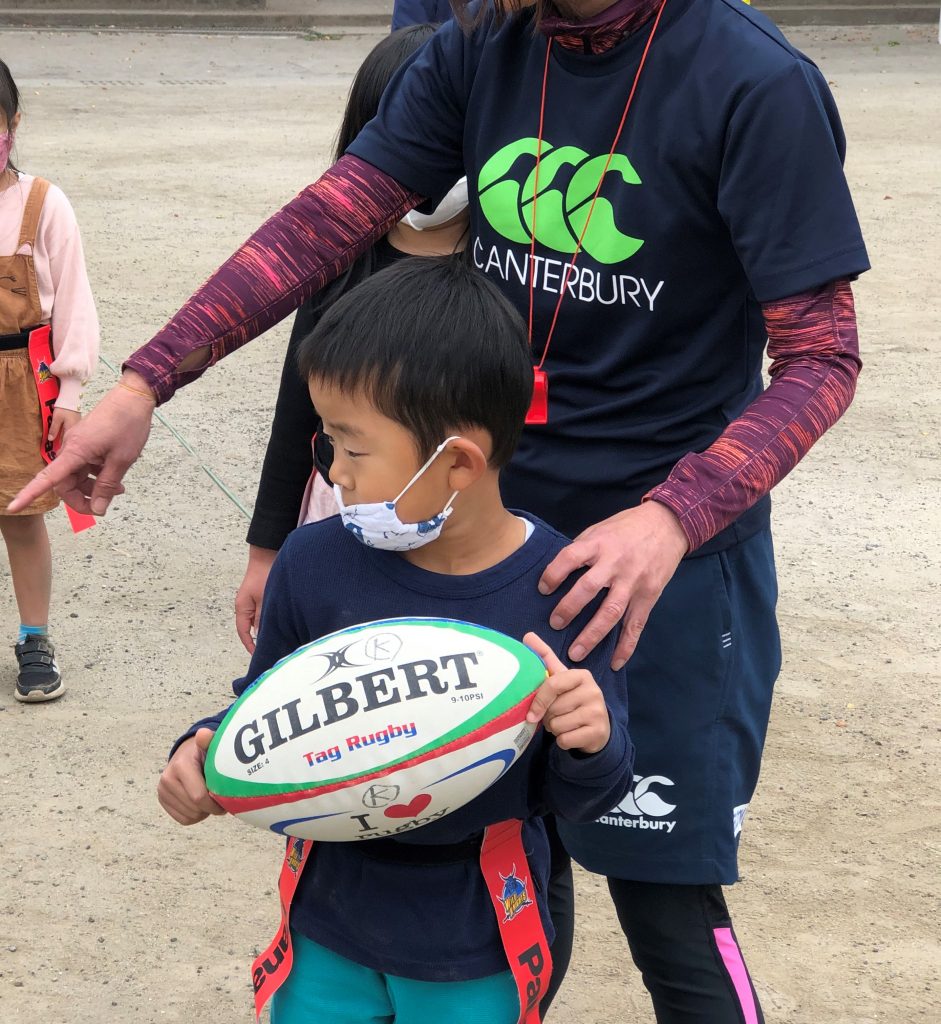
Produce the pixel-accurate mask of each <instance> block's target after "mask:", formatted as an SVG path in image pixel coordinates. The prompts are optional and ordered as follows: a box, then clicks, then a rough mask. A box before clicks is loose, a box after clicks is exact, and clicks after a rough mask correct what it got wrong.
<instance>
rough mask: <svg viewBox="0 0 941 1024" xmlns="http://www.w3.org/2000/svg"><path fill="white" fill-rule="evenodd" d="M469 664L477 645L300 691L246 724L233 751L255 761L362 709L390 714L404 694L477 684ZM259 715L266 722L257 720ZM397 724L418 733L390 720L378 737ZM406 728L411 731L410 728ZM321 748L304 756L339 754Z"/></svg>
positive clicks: (357, 741)
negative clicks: (307, 692) (306, 694)
mask: <svg viewBox="0 0 941 1024" xmlns="http://www.w3.org/2000/svg"><path fill="white" fill-rule="evenodd" d="M470 665H477V655H476V654H475V653H474V652H473V651H467V652H464V653H461V654H447V655H444V656H443V657H441V658H439V659H436V660H434V661H432V660H427V659H422V660H420V661H408V662H404V663H402V664H400V665H395V666H392V667H389V668H381V669H378V670H376V671H373V672H364V673H363V674H362V675H358V676H355V677H354V679H353V680H352V681H345V680H343V681H339V682H334V683H331V684H330V685H329V686H324V687H322V688H321V689H319V690H315V691H314V693H313V695H312V696H311V697H297V698H295V699H294V700H291V701H288V702H287V703H286V704H282V705H280V706H279V707H276V708H274V709H273V710H271V711H268V712H266V713H265V714H263V715H259V716H258V718H256V719H254V720H252V721H251V722H247V723H246V724H245V725H243V726H242V727H241V728H240V729H239V730H238V731H237V732H236V734H235V738H234V744H233V750H234V753H235V756H236V757H237V758H238V760H239V761H241V763H242V764H245V765H251V764H253V763H254V762H256V761H257V760H258V759H259V758H260V757H263V756H264V754H265V753H266V752H267V751H270V750H275V749H277V748H278V747H280V746H283V745H284V744H285V743H288V742H291V741H293V740H296V739H297V738H298V737H300V736H305V735H306V734H307V733H311V732H314V731H316V730H317V729H321V728H323V727H324V726H328V725H333V724H334V723H335V722H342V721H343V720H344V719H346V718H351V717H352V716H353V715H355V714H357V713H358V712H360V711H362V712H370V711H382V712H383V714H386V711H385V709H386V708H388V707H390V706H391V705H393V704H399V703H400V702H401V701H403V700H406V701H411V700H420V699H421V698H423V697H431V696H435V695H438V696H441V695H443V694H446V693H448V692H449V691H455V692H457V691H468V690H476V689H477V683H475V682H474V681H473V680H472V679H471V675H470V670H469V666H470ZM354 693H355V696H354ZM259 721H260V722H262V723H263V724H262V725H259ZM394 729H401V730H402V731H403V732H404V733H405V735H408V736H414V735H415V725H414V723H406V724H402V725H399V726H389V725H387V726H385V728H384V729H383V730H381V731H382V732H385V733H386V735H387V737H388V738H386V739H385V740H379V741H378V742H380V743H388V742H389V739H391V738H395V737H393V736H391V735H390V733H391V732H392V731H393V730H394ZM406 729H410V730H412V731H411V732H406V731H405V730H406ZM371 735H372V742H377V737H378V735H379V733H373V734H371ZM398 735H402V733H399V734H398ZM369 740H370V737H363V736H351V737H348V738H347V749H348V750H354V749H356V748H357V747H359V746H366V745H368V743H369ZM364 741H365V742H364ZM319 753H320V754H324V755H326V757H320V756H319V754H315V753H314V752H306V753H304V754H302V755H301V756H302V757H304V758H306V759H307V763H308V764H313V763H314V760H315V759H316V760H317V761H323V760H325V759H326V758H329V759H330V760H332V761H336V760H339V756H340V755H339V751H338V748H336V747H333V748H331V750H328V751H321V752H319ZM331 754H332V756H331ZM308 755H309V756H308Z"/></svg>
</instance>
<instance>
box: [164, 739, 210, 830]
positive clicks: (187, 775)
mask: <svg viewBox="0 0 941 1024" xmlns="http://www.w3.org/2000/svg"><path fill="white" fill-rule="evenodd" d="M212 737H213V731H212V729H199V730H197V732H196V735H195V736H191V737H190V738H189V739H188V740H184V741H183V742H182V743H181V744H180V745H179V746H178V747H177V749H176V751H175V752H174V754H173V757H171V758H170V760H169V762H168V763H167V766H166V768H164V770H163V772H162V773H161V775H160V781H159V782H158V783H157V799H158V800H159V801H160V806H161V807H162V808H163V809H164V810H165V811H166V812H167V814H169V815H170V817H171V818H173V819H174V821H178V822H179V823H180V824H181V825H195V824H197V823H198V822H200V821H203V820H204V819H206V818H208V817H209V815H210V814H225V810H224V808H222V807H220V806H219V805H218V804H217V803H216V801H215V800H213V798H212V797H211V796H210V795H209V790H208V789H206V777H205V775H204V774H203V765H204V764H205V762H206V751H207V750H208V749H209V744H210V743H211V742H212Z"/></svg>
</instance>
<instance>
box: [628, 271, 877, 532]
mask: <svg viewBox="0 0 941 1024" xmlns="http://www.w3.org/2000/svg"><path fill="white" fill-rule="evenodd" d="M762 312H763V314H764V318H765V324H766V326H767V329H768V355H769V356H770V358H771V360H772V363H771V383H770V384H769V385H768V388H767V390H766V391H765V392H764V393H763V394H762V395H760V396H759V397H758V398H756V399H755V401H754V402H752V403H751V405H749V406H748V408H747V409H745V411H744V412H743V413H742V415H741V416H740V417H738V419H736V420H733V422H732V423H730V424H729V425H728V427H726V429H725V430H724V431H723V432H722V434H721V435H720V436H719V437H718V438H717V439H716V440H715V442H714V443H713V444H712V445H710V447H709V448H707V449H706V450H705V451H704V452H701V453H698V454H695V453H694V454H690V455H686V456H684V458H682V459H680V461H679V462H678V463H677V464H676V466H675V467H674V469H673V472H672V473H670V475H669V477H667V479H666V481H665V482H664V483H662V484H660V485H659V486H658V487H655V488H653V490H651V491H650V492H649V493H648V494H646V495H645V496H644V500H645V501H647V500H648V499H653V500H654V501H659V502H661V503H662V504H664V505H666V506H667V507H668V508H670V509H672V510H673V511H674V512H675V513H676V515H677V516H678V517H679V520H680V523H681V525H682V527H683V529H684V531H685V532H686V536H687V537H688V538H689V549H690V551H693V550H695V549H696V548H698V547H699V546H700V545H702V544H704V543H705V542H706V541H707V540H709V539H710V538H711V537H713V536H715V534H717V533H718V532H719V531H720V530H722V529H724V528H725V527H726V526H728V525H729V524H730V523H732V522H734V520H735V519H737V518H738V516H740V515H741V514H742V512H744V511H745V510H746V509H747V508H749V507H750V506H752V505H753V504H754V503H755V502H756V501H758V499H759V498H762V497H764V495H766V494H767V493H768V492H769V491H770V490H771V488H772V487H774V485H775V484H776V483H778V481H780V480H782V479H783V478H784V477H785V476H786V475H787V474H788V473H789V472H790V471H791V470H792V469H793V468H794V467H795V466H796V465H797V463H798V462H799V461H800V460H801V459H802V458H803V457H804V456H805V455H806V454H807V452H808V451H809V450H810V448H811V446H812V445H813V444H814V443H815V442H816V441H817V440H818V439H819V438H820V437H821V436H822V434H823V433H824V432H825V431H826V430H828V429H829V428H830V427H832V426H833V424H834V423H836V421H837V420H838V419H839V418H840V417H841V416H842V415H843V413H844V412H845V411H846V410H847V409H848V408H849V405H850V402H852V400H853V395H854V394H855V392H856V378H857V377H858V376H859V371H860V368H861V366H862V363H861V362H860V359H859V341H858V337H857V333H856V311H855V309H854V307H853V293H852V290H851V289H850V283H849V281H847V280H839V281H832V282H830V283H829V284H826V285H824V286H822V287H821V288H816V289H814V290H813V291H809V292H803V293H802V294H800V295H794V296H792V297H790V298H787V299H779V300H777V301H775V302H768V303H765V304H764V305H763V306H762Z"/></svg>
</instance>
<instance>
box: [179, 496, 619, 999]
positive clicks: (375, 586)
mask: <svg viewBox="0 0 941 1024" xmlns="http://www.w3.org/2000/svg"><path fill="white" fill-rule="evenodd" d="M527 518H531V517H527ZM532 522H533V523H534V530H533V533H532V535H531V536H530V537H529V539H528V540H527V541H526V542H525V543H524V544H523V545H522V547H520V548H519V549H517V550H516V551H515V552H514V553H513V554H512V555H510V556H509V558H506V559H505V560H504V561H502V562H500V563H499V564H498V565H495V566H493V567H492V568H490V569H487V570H485V571H484V572H479V573H474V574H473V575H470V576H447V575H441V574H438V573H433V572H428V571H427V570H425V569H420V568H418V567H417V566H414V565H412V564H411V563H410V562H408V561H406V559H405V558H403V557H402V556H401V555H399V554H396V553H394V552H388V551H378V550H376V549H374V548H367V547H365V546H363V545H362V544H360V543H359V541H357V540H356V539H355V538H354V537H353V536H352V535H351V534H350V533H349V532H348V531H346V530H344V529H343V526H342V524H341V521H340V518H339V517H338V516H334V517H333V518H331V519H327V520H325V521H324V522H321V523H314V524H312V525H310V526H305V527H302V528H301V529H299V530H296V531H295V532H294V533H293V534H291V536H290V537H289V538H288V540H287V542H286V543H285V545H284V547H283V548H282V549H281V552H280V554H279V555H278V557H277V559H276V561H275V563H274V566H273V567H272V570H271V575H270V576H269V578H268V583H267V586H266V588H265V601H264V609H263V613H262V619H261V628H260V630H259V634H258V643H257V646H256V648H255V653H254V655H253V656H252V661H251V664H250V666H249V670H248V673H247V675H245V676H244V677H243V678H241V679H237V680H236V681H235V683H234V684H233V689H234V691H235V693H236V695H239V694H241V693H242V692H243V691H244V690H245V689H246V687H247V686H248V685H249V684H250V683H251V682H252V681H253V680H255V679H257V678H258V677H259V676H260V675H261V674H262V673H263V672H265V671H267V670H268V669H269V668H271V666H272V665H274V664H275V662H277V661H279V660H280V659H281V658H283V657H285V656H286V655H288V654H290V653H291V652H293V651H294V650H296V649H297V648H298V647H300V646H301V645H302V644H306V643H309V642H311V641H312V640H316V639H318V638H319V637H322V636H324V635H326V634H327V633H332V632H334V631H335V630H340V629H344V628H346V627H348V626H353V625H357V624H359V623H363V622H370V621H373V620H375V619H386V618H392V617H395V616H431V617H441V618H453V619H463V620H465V621H468V622H474V623H477V624H479V625H481V626H488V627H490V628H491V629H497V630H500V631H501V632H503V633H505V634H507V635H508V636H511V637H515V638H516V639H518V640H522V638H523V636H524V634H526V633H528V632H530V630H532V631H533V632H535V633H536V634H537V635H539V636H540V637H542V639H543V640H545V641H546V643H547V644H549V645H550V646H551V647H552V648H553V650H554V651H555V652H556V653H557V654H558V655H559V657H560V658H563V660H564V656H563V652H564V651H566V650H567V649H568V647H569V645H570V644H571V642H572V640H573V639H574V638H575V636H576V635H577V632H578V631H579V630H580V629H581V628H582V627H583V626H584V624H585V622H586V621H587V619H588V617H589V615H590V614H591V611H593V610H594V607H592V609H589V610H587V611H586V612H585V613H583V615H582V616H580V617H579V619H578V620H576V621H575V622H574V623H573V624H572V625H571V626H570V627H569V628H568V629H567V630H565V631H556V630H553V629H551V628H550V627H549V615H550V613H551V611H552V609H553V608H554V607H555V605H556V604H557V603H558V595H549V596H546V597H544V596H542V595H541V594H540V593H539V592H538V590H537V589H536V584H537V583H538V581H539V577H540V576H541V575H542V571H543V569H545V567H546V566H547V565H548V564H549V562H550V561H552V559H553V558H554V557H555V555H556V554H558V552H559V551H561V550H562V548H563V547H565V546H566V544H567V543H568V541H567V539H566V538H565V537H563V536H562V535H561V534H559V533H556V532H555V531H554V530H552V529H551V528H550V527H548V526H546V525H545V523H543V522H541V521H540V520H537V519H532ZM615 638H616V633H612V634H611V636H610V637H609V638H608V640H607V641H606V642H605V643H603V644H601V645H600V646H599V647H597V648H596V649H595V650H594V651H593V652H592V654H591V655H589V656H588V658H586V660H585V661H584V662H583V663H582V664H581V665H580V666H579V667H583V668H587V669H589V670H590V671H591V672H592V674H593V676H594V678H595V680H596V681H597V683H598V685H599V686H600V687H601V689H602V691H603V692H604V695H605V700H606V702H607V705H608V714H609V715H610V718H611V737H610V739H609V740H608V743H607V745H606V746H605V748H604V749H603V750H601V751H599V752H598V753H596V754H590V755H586V754H581V753H573V752H572V751H566V750H562V749H561V748H560V747H558V746H556V744H555V741H554V739H553V737H552V736H551V735H550V734H549V733H548V732H547V731H546V730H545V729H540V730H539V731H538V732H537V734H536V736H535V738H534V739H533V741H532V742H531V743H530V745H529V747H528V748H527V749H526V751H525V752H524V753H523V755H522V757H521V758H520V759H519V761H517V763H516V764H515V765H514V766H513V767H512V768H511V769H510V770H509V771H508V772H507V773H506V775H504V776H503V778H501V779H500V780H499V781H498V782H496V783H495V784H494V785H493V786H491V787H490V788H489V789H488V790H486V791H485V792H484V793H482V794H481V795H480V796H478V797H477V798H476V799H474V800H472V801H471V802H470V803H468V804H466V805H465V806H464V807H461V808H459V809H457V810H455V811H452V812H451V813H450V814H449V815H447V816H446V817H444V818H442V819H440V820H439V821H435V822H432V823H431V824H429V825H425V826H423V827H421V828H418V829H415V830H414V831H412V832H409V833H406V834H405V835H403V836H402V837H400V838H396V839H379V840H372V841H370V842H365V843H315V844H314V847H313V851H312V854H311V858H310V859H309V861H308V864H307V866H306V867H305V869H304V874H303V875H302V876H301V881H300V885H299V887H298V890H297V894H296V896H295V898H294V904H293V907H292V911H291V926H292V928H293V929H294V930H295V931H298V932H300V933H301V934H302V935H305V936H307V937H308V938H310V939H313V940H314V941H315V942H319V943H320V944H321V945H323V946H326V947H327V948H328V949H331V950H333V951H335V952H336V953H339V954H340V955H341V956H345V957H347V958H348V959H350V960H353V961H355V962H356V963H359V964H363V965H364V966H366V967H369V968H372V969H374V970H377V971H382V972H384V973H387V974H394V975H398V976H400V977H405V978H416V979H419V980H422V981H459V980H467V979H472V978H482V977H486V976H488V975H491V974H496V973H498V972H500V971H504V970H506V969H507V962H506V958H505V956H504V953H503V947H502V945H501V942H500V937H499V933H498V930H497V921H496V915H495V913H494V910H493V904H492V901H491V899H490V895H489V894H488V892H487V888H486V885H485V883H484V878H483V876H482V875H481V872H480V866H479V861H478V856H479V843H480V840H481V838H482V834H483V829H484V828H485V827H486V826H487V825H491V824H494V823H496V822H498V821H505V820H506V819H508V818H521V819H523V821H524V826H523V845H524V848H525V850H526V854H527V857H528V859H529V872H528V873H529V875H530V878H531V891H532V890H534V895H535V898H536V902H537V905H538V907H539V912H540V915H541V916H542V921H543V925H544V927H545V929H546V935H547V938H548V939H549V940H550V941H551V939H552V935H553V932H552V924H551V921H550V918H549V914H548V910H547V907H546V883H547V880H548V870H549V848H548V843H547V840H546V834H545V828H544V825H543V823H542V819H541V817H540V815H543V814H547V813H553V814H557V815H559V816H560V817H562V818H567V819H569V820H572V821H592V820H594V819H595V818H597V817H598V816H599V815H601V814H604V812H605V811H607V810H609V809H610V808H611V807H614V806H615V804H617V803H618V802H619V801H620V800H621V799H622V798H623V797H624V795H625V794H626V793H627V791H628V789H629V788H630V785H631V776H632V773H631V769H632V764H633V747H632V745H631V742H630V739H629V737H628V733H627V684H626V675H625V672H624V670H622V671H620V672H613V671H612V670H611V668H610V662H611V657H612V653H613V648H614V643H615ZM224 715H225V712H221V713H220V714H218V715H216V716H214V717H212V718H208V719H204V720H203V721H201V722H198V723H197V724H196V725H194V726H193V728H192V729H190V730H189V732H188V733H187V734H186V735H187V736H192V735H193V734H194V733H195V732H196V729H197V728H199V727H201V726H208V727H209V728H216V727H218V725H219V723H220V722H221V721H222V718H223V717H224ZM185 738H186V737H182V738H181V740H179V741H178V743H179V742H182V739H185ZM436 847H438V849H437V850H436V849H435V848H436ZM442 847H446V848H447V849H442ZM522 871H523V869H522V867H521V866H520V873H522Z"/></svg>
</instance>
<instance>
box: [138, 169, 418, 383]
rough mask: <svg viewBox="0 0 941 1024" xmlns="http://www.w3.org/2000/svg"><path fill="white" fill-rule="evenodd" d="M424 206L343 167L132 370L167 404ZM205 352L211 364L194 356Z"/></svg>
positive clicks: (220, 274) (259, 236) (294, 203)
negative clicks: (416, 207)
mask: <svg viewBox="0 0 941 1024" xmlns="http://www.w3.org/2000/svg"><path fill="white" fill-rule="evenodd" d="M421 201H422V198H421V197H420V196H418V195H416V194H414V193H412V192H409V191H408V189H406V188H404V187H403V186H402V185H400V184H399V183H398V182H397V181H396V180H395V179H394V178H390V177H389V176H388V175H387V174H383V173H382V172H381V171H379V170H377V169H376V168H375V167H373V166H371V165H370V164H367V163H365V162H364V161H363V160H360V159H358V158H357V157H354V156H344V157H341V159H340V160H339V161H338V162H337V163H336V164H335V165H334V166H333V167H331V168H330V170H328V171H327V172H326V173H325V174H324V175H323V177H321V178H320V179H319V180H318V181H316V182H315V183H314V184H312V185H309V186H308V187H307V188H306V189H304V191H303V192H301V193H300V194H299V195H298V196H296V197H295V198H294V199H292V200H291V202H290V203H288V204H287V206H285V207H283V208H282V209H281V210H279V211H278V212H277V213H276V214H275V215H274V216H273V217H272V218H271V219H270V220H268V221H266V222H265V223H264V224H263V225H262V226H261V227H260V228H259V229H258V231H256V232H255V234H254V235H252V237H251V238H249V239H248V241H247V242H246V243H245V244H244V245H243V246H242V247H241V248H240V249H239V250H238V251H237V252H236V253H235V254H234V255H233V256H232V257H230V258H229V259H228V260H227V261H226V262H225V263H224V264H223V265H222V266H221V267H220V268H219V269H218V270H217V271H216V272H215V274H213V276H212V277H211V278H210V279H209V280H208V281H207V282H206V283H205V284H204V285H203V286H202V288H200V289H199V291H198V292H196V294H195V295H193V297H192V298H191V299H189V301H188V302H187V303H186V304H185V305H184V306H183V308H182V309H181V310H180V311H179V312H178V313H177V314H176V315H175V316H174V317H173V318H172V319H171V320H170V322H169V323H168V324H167V325H166V327H164V328H163V330H161V331H160V332H159V333H158V334H157V335H155V336H154V338H153V339H152V340H151V341H149V342H148V343H147V344H146V345H144V347H143V348H140V349H138V350H137V351H136V352H135V353H134V354H133V355H132V356H131V358H130V359H129V360H128V361H127V363H125V366H126V367H127V368H128V369H132V370H135V371H136V372H137V373H139V374H140V375H141V377H143V378H144V380H145V381H146V382H147V384H148V386H149V387H150V388H151V390H152V391H153V393H154V395H155V396H156V398H157V401H158V402H165V401H167V399H169V398H170V397H172V395H173V393H174V392H175V391H176V389H177V388H178V387H182V386H183V385H185V384H188V383H189V382H190V381H192V380H195V379H196V378H197V377H199V376H200V374H202V373H203V371H204V370H205V369H206V368H207V367H208V366H211V365H212V364H213V363H215V362H217V361H218V360H219V359H222V358H223V357H224V356H226V355H228V354H229V353H230V352H234V351H235V349H237V348H239V347H240V346H242V345H244V344H245V343H246V342H247V341H251V339H252V338H255V337H257V336H258V335H259V334H262V333H264V332H265V331H267V330H268V329H269V328H270V327H272V326H274V324H276V323H278V321H280V320H282V319H283V318H284V317H286V316H287V315H288V314H290V313H291V312H292V311H293V310H295V309H297V307H298V306H299V305H300V304H301V303H302V302H304V301H305V300H306V299H308V298H310V296H311V295H313V294H314V293H315V292H317V291H319V289H321V288H322V287H323V286H324V285H325V284H328V283H329V282H330V281H332V280H333V279H334V278H335V277H336V276H337V275H338V274H340V273H341V272H342V271H343V270H344V269H345V268H346V267H348V266H349V265H350V264H351V263H352V262H353V260H355V259H356V257H357V256H359V254H360V253H362V252H363V251H365V250H366V249H367V248H368V247H369V246H371V245H373V244H374V243H375V242H376V241H377V240H378V239H379V238H381V237H382V235H384V234H385V233H386V232H387V231H388V230H389V229H390V228H391V227H392V225H393V224H395V222H396V221H398V220H399V219H401V217H403V216H404V215H405V214H406V213H407V212H408V211H409V210H410V209H412V208H413V207H414V206H416V205H417V204H419V203H420V202H421ZM199 350H205V352H206V354H207V356H208V358H204V359H200V358H199V357H198V356H197V355H195V354H196V353H198V352H199ZM184 360H187V362H186V364H185V365H186V367H187V368H185V369H184V368H181V364H184Z"/></svg>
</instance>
